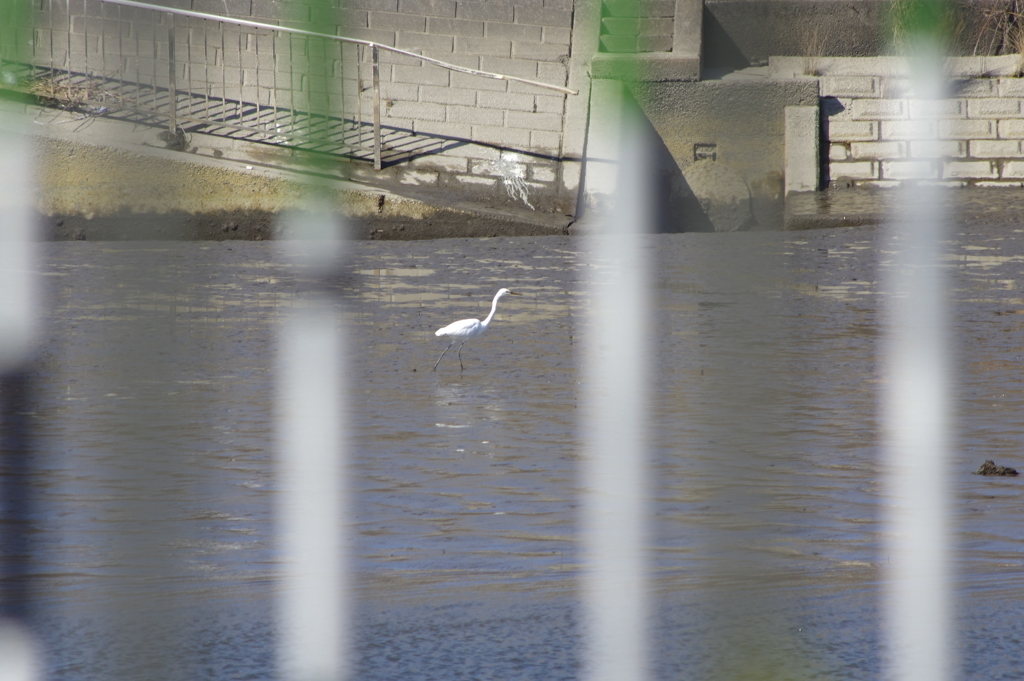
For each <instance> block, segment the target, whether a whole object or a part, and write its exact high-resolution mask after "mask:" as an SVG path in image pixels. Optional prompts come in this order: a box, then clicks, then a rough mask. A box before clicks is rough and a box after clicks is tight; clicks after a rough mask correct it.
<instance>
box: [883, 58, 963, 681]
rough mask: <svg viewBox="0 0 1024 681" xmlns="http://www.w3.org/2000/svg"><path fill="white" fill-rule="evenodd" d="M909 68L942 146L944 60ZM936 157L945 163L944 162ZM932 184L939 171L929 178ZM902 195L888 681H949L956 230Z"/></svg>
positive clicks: (887, 412) (935, 200)
mask: <svg viewBox="0 0 1024 681" xmlns="http://www.w3.org/2000/svg"><path fill="white" fill-rule="evenodd" d="M919 47H920V46H919ZM911 62H912V64H913V66H914V69H913V72H914V77H913V80H912V86H911V87H912V91H913V95H912V96H913V98H914V99H915V100H917V101H916V102H915V104H916V105H918V111H919V112H921V113H923V114H925V115H924V116H922V117H920V118H917V119H916V123H917V124H918V126H919V129H918V131H917V135H916V136H917V137H918V138H919V139H921V140H922V142H925V143H927V142H928V141H933V142H934V140H935V137H936V128H937V125H938V116H939V114H940V111H941V103H942V98H943V96H944V78H943V73H942V68H943V59H942V54H941V53H940V51H939V50H938V49H934V48H932V47H927V48H924V49H920V51H918V52H916V53H914V54H912V55H911ZM929 109H931V111H930V114H931V115H928V114H927V113H926V112H928V110H929ZM931 156H932V158H935V159H936V160H935V161H934V163H938V160H937V158H938V154H937V153H935V154H932V155H931ZM934 178H935V174H934V172H933V173H931V174H930V177H927V178H922V179H925V180H933V179H934ZM900 191H901V192H903V194H902V196H901V201H900V207H899V209H898V210H897V211H896V213H895V215H894V216H893V220H892V223H891V224H890V226H889V232H890V234H889V239H888V247H887V248H891V249H892V251H893V255H892V261H891V264H890V265H889V267H888V268H886V270H885V275H884V282H885V284H886V285H885V294H886V301H887V305H888V310H887V313H888V331H889V333H888V337H887V339H886V342H885V344H884V352H883V361H884V369H885V378H886V385H885V389H884V394H883V398H882V426H883V432H884V449H885V457H886V490H887V496H888V499H889V506H888V508H887V515H886V518H885V534H886V546H887V556H886V558H887V561H886V564H885V567H886V585H887V589H888V592H887V595H886V615H887V617H886V619H887V627H888V629H887V633H888V651H887V652H888V665H889V669H888V677H889V678H890V679H892V680H893V681H944V680H946V679H950V678H951V675H952V669H953V665H952V662H953V659H954V655H953V641H952V635H951V632H952V614H953V613H952V606H951V600H952V599H951V594H950V528H949V524H950V521H949V518H950V514H949V511H948V508H949V506H950V505H951V504H952V503H954V500H953V499H952V497H951V496H950V495H951V490H950V485H949V481H948V469H949V465H950V464H949V458H950V443H949V440H950V422H951V418H952V414H951V408H950V398H949V395H950V391H951V389H952V386H951V384H950V378H949V373H950V371H949V358H948V353H949V351H948V347H947V338H948V335H949V330H948V324H947V310H946V301H947V285H946V277H945V273H944V266H943V262H942V258H943V249H944V241H945V240H946V239H947V236H948V228H947V225H946V221H945V215H944V213H943V210H942V207H941V203H940V201H941V198H942V197H941V195H940V192H941V191H942V190H941V188H940V187H938V186H936V185H934V184H930V185H929V184H924V183H922V184H917V185H912V186H909V187H907V188H905V189H902V190H900Z"/></svg>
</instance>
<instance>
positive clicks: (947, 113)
mask: <svg viewBox="0 0 1024 681" xmlns="http://www.w3.org/2000/svg"><path fill="white" fill-rule="evenodd" d="M951 62H953V64H952V66H951V69H952V72H953V73H955V74H957V78H958V80H956V81H954V82H953V83H952V86H951V88H950V91H951V96H950V97H949V98H948V99H946V100H943V101H941V102H937V103H936V102H927V101H923V100H918V99H914V98H913V97H911V96H909V95H910V83H909V81H908V79H907V77H906V76H907V74H906V68H905V65H904V64H901V62H900V61H899V60H895V59H893V58H874V59H870V58H869V59H851V58H845V59H844V58H828V59H824V60H820V61H819V62H816V64H815V66H814V72H815V73H817V74H819V78H818V83H819V92H820V96H821V97H822V103H823V106H822V110H823V112H824V113H823V116H822V125H823V126H824V132H825V136H826V137H825V142H826V147H825V149H827V155H828V159H827V160H828V179H829V180H830V181H831V180H838V179H840V178H842V179H843V180H844V181H852V182H853V183H854V184H857V185H864V186H877V187H882V186H885V187H888V186H898V185H899V184H901V183H903V182H905V181H907V180H923V181H928V182H938V183H940V184H943V185H950V186H964V185H977V186H1008V187H1009V186H1013V187H1019V186H1021V180H1022V179H1024V78H1018V77H1014V76H1013V73H1014V68H1015V67H1014V64H1013V63H1011V60H1001V58H999V59H997V60H995V61H993V59H992V58H984V59H982V58H964V59H960V60H951ZM1004 62H1005V63H1004ZM771 69H772V72H773V75H774V76H775V77H776V78H806V77H807V76H806V75H805V73H803V72H802V71H801V69H804V70H806V69H807V66H806V60H804V61H803V62H801V60H800V59H797V58H780V59H774V58H773V59H772V63H771ZM975 74H976V75H975Z"/></svg>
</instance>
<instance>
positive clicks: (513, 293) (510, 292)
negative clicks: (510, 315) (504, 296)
mask: <svg viewBox="0 0 1024 681" xmlns="http://www.w3.org/2000/svg"><path fill="white" fill-rule="evenodd" d="M508 294H509V295H510V296H521V295H523V294H522V293H516V292H515V291H509V292H508Z"/></svg>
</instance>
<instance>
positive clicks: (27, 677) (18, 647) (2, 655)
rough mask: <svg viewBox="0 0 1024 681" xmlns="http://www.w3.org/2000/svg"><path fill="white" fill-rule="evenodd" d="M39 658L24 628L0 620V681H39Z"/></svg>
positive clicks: (35, 645) (40, 675)
mask: <svg viewBox="0 0 1024 681" xmlns="http://www.w3.org/2000/svg"><path fill="white" fill-rule="evenodd" d="M41 657H42V656H41V655H40V654H39V649H38V645H37V643H36V641H35V639H34V638H33V636H32V635H31V634H30V633H29V632H28V630H27V629H25V627H23V626H22V625H21V624H19V623H17V622H15V621H13V620H2V619H0V681H39V680H40V679H42V678H43V673H42V672H43V670H42V669H41V668H40V664H39V660H40V659H41Z"/></svg>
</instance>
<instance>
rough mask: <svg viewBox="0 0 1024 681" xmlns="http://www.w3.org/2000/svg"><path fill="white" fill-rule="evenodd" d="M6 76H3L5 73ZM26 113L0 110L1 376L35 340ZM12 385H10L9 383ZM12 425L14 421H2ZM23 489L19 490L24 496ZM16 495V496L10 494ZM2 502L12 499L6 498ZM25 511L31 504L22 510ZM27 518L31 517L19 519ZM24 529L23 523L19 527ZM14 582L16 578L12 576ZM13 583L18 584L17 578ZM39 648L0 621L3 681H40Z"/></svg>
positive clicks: (16, 570)
mask: <svg viewBox="0 0 1024 681" xmlns="http://www.w3.org/2000/svg"><path fill="white" fill-rule="evenodd" d="M6 75H7V74H0V76H6ZM24 126H25V120H24V115H23V114H21V113H20V112H12V111H10V110H8V109H0V376H2V375H4V374H6V373H8V372H16V371H17V370H18V369H19V367H22V366H24V364H25V362H26V361H27V360H28V359H29V356H30V353H31V351H32V345H33V342H34V341H35V336H36V326H37V322H36V319H37V312H36V306H37V305H38V303H39V291H38V281H37V277H36V274H35V271H36V259H37V254H36V242H35V240H36V234H35V224H34V220H33V215H32V197H33V195H34V191H33V190H34V187H33V183H32V178H33V174H34V173H33V163H32V154H31V142H30V140H29V138H28V136H27V135H25V134H24V133H25V129H24ZM8 387H11V386H8ZM5 418H13V414H11V413H0V419H5ZM2 425H3V426H4V427H5V428H8V429H13V428H14V425H13V424H2ZM3 454H4V455H6V456H8V457H19V458H20V459H21V460H20V461H18V462H17V464H15V461H14V460H13V459H12V461H11V464H12V466H14V465H17V466H18V467H21V468H23V469H24V470H28V469H29V465H30V464H29V462H28V460H27V457H28V455H29V452H28V451H25V450H21V451H16V452H15V451H8V452H3ZM8 483H9V484H8V485H0V493H9V492H11V490H10V487H9V485H10V484H16V483H15V482H14V481H13V479H12V480H10V481H8ZM24 494H25V492H24V490H18V496H19V497H20V496H23V495H24ZM12 496H13V495H12ZM3 501H7V502H10V501H11V499H10V498H7V499H4V500H3ZM21 510H22V511H24V512H27V510H28V509H27V508H22V509H21ZM20 520H22V521H25V522H27V518H20ZM19 527H20V525H19ZM20 531H21V530H19V529H16V528H15V527H14V526H13V525H12V527H10V528H8V529H7V530H6V532H4V533H0V534H7V535H8V536H5V537H2V538H3V539H5V540H6V542H5V543H7V545H8V547H9V548H10V549H11V550H12V551H15V550H16V549H15V547H16V546H17V547H18V548H19V549H20V548H21V547H20V544H21V541H20V540H25V541H26V542H27V540H28V538H27V537H25V536H10V533H19V532H20ZM4 559H6V560H10V561H17V560H21V558H16V557H14V556H0V561H2V560H4ZM8 567H9V568H10V572H8V573H7V574H6V575H5V576H7V577H13V578H25V577H26V575H25V574H22V572H21V571H20V570H21V568H20V567H15V566H14V565H11V566H6V565H2V564H0V568H3V569H6V568H8ZM12 581H13V580H12ZM14 583H15V584H16V583H17V582H14ZM16 588H17V587H13V588H12V589H9V590H3V592H2V593H0V597H2V596H6V595H8V592H9V591H13V590H14V589H16ZM0 606H2V608H3V610H4V611H6V612H13V611H15V610H17V609H18V608H15V607H14V606H12V605H11V604H9V603H0ZM41 657H42V656H41V654H40V650H39V646H38V644H37V643H36V641H35V638H34V637H33V635H32V633H31V632H30V631H29V630H28V629H27V628H26V627H25V624H24V622H19V621H16V620H14V619H0V681H36V679H40V678H42V665H41Z"/></svg>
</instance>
